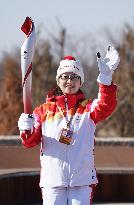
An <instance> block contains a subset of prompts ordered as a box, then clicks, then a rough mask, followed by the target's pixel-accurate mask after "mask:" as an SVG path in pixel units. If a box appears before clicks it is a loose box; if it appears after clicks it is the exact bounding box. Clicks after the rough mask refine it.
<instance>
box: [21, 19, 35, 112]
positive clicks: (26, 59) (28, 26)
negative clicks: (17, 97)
mask: <svg viewBox="0 0 134 205" xmlns="http://www.w3.org/2000/svg"><path fill="white" fill-rule="evenodd" d="M21 30H22V31H23V32H24V33H25V34H26V39H25V41H24V43H23V45H22V47H21V72H22V88H23V105H24V113H26V114H31V113H32V94H31V87H32V59H33V56H34V51H35V27H34V23H33V21H32V19H31V18H29V17H26V19H25V21H24V23H23V25H22V26H21Z"/></svg>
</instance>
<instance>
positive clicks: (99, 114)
mask: <svg viewBox="0 0 134 205" xmlns="http://www.w3.org/2000/svg"><path fill="white" fill-rule="evenodd" d="M116 90H117V86H116V85H114V84H113V83H112V84H111V85H109V86H108V85H103V84H99V93H98V99H95V100H94V101H93V102H92V105H91V113H90V117H91V119H92V120H93V121H94V123H95V124H96V123H98V122H100V121H102V120H104V119H106V118H107V117H108V116H110V115H111V114H112V112H113V111H114V109H115V107H116V104H117V101H116Z"/></svg>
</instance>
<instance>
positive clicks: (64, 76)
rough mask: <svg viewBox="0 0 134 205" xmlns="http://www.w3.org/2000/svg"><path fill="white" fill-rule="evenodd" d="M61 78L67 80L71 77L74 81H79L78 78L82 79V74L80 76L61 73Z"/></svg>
mask: <svg viewBox="0 0 134 205" xmlns="http://www.w3.org/2000/svg"><path fill="white" fill-rule="evenodd" d="M60 78H61V79H62V80H65V81H67V80H69V79H70V80H73V81H77V80H78V79H80V76H78V75H61V76H60Z"/></svg>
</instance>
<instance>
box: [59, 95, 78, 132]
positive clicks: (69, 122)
mask: <svg viewBox="0 0 134 205" xmlns="http://www.w3.org/2000/svg"><path fill="white" fill-rule="evenodd" d="M56 105H57V103H56ZM78 105H79V101H78V102H77V103H76V104H75V107H74V114H73V115H71V117H70V119H67V116H68V104H67V98H65V108H66V112H67V116H64V113H63V111H62V109H61V107H59V106H58V105H57V108H58V110H59V112H60V113H61V115H62V116H63V118H64V119H65V121H66V124H67V128H68V129H69V128H70V125H71V122H72V120H73V117H74V115H75V113H76V110H77V108H78Z"/></svg>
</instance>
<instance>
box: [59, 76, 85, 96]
mask: <svg viewBox="0 0 134 205" xmlns="http://www.w3.org/2000/svg"><path fill="white" fill-rule="evenodd" d="M80 85H81V79H80V77H79V76H78V75H76V74H75V73H72V72H68V73H64V74H62V75H61V76H60V77H59V80H58V86H59V87H60V89H61V90H62V92H63V94H75V93H77V91H78V90H79V88H80Z"/></svg>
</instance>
